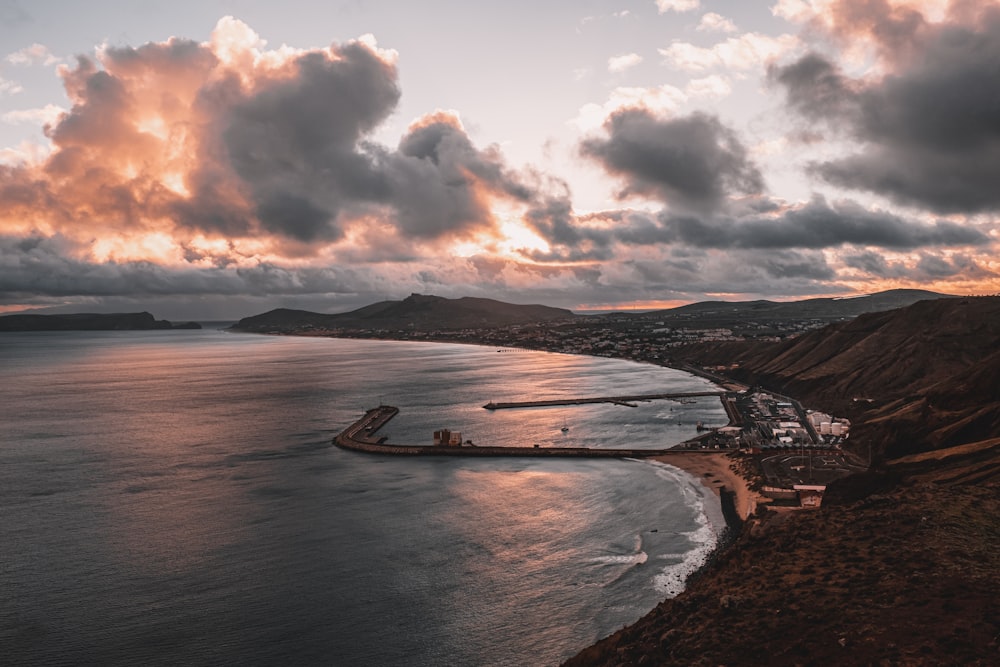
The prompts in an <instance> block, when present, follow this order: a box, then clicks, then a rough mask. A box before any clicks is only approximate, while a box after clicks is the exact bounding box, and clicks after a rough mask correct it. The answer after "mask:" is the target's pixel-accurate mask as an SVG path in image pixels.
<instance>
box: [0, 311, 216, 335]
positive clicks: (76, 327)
mask: <svg viewBox="0 0 1000 667" xmlns="http://www.w3.org/2000/svg"><path fill="white" fill-rule="evenodd" d="M200 328H201V325H200V324H198V323H197V322H185V323H184V324H172V323H170V322H168V321H167V320H158V319H156V318H155V317H153V316H152V315H151V314H149V313H146V312H142V313H71V314H67V315H36V314H33V313H25V314H14V315H3V316H0V331H145V330H151V329H200Z"/></svg>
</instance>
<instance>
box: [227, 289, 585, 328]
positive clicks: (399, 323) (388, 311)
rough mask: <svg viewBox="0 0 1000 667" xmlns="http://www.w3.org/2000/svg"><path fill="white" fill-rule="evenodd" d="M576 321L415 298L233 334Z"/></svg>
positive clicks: (270, 322) (260, 324)
mask: <svg viewBox="0 0 1000 667" xmlns="http://www.w3.org/2000/svg"><path fill="white" fill-rule="evenodd" d="M573 317H575V316H574V315H573V313H572V312H571V311H569V310H566V309H564V308H552V307H549V306H541V305H517V304H512V303H504V302H503V301H495V300H493V299H482V298H474V297H462V298H459V299H447V298H444V297H440V296H431V295H424V294H411V295H410V296H408V297H406V298H405V299H403V300H402V301H382V302H379V303H375V304H371V305H369V306H365V307H363V308H359V309H357V310H353V311H350V312H347V313H337V314H323V313H312V312H308V311H304V310H288V309H283V308H279V309H277V310H272V311H269V312H267V313H263V314H261V315H255V316H253V317H245V318H243V319H242V320H240V321H239V322H237V323H236V324H235V325H234V326H233V327H232V328H233V329H234V330H237V331H249V332H257V333H265V332H266V333H291V332H300V331H303V330H309V329H314V330H334V329H355V330H363V331H375V330H378V329H390V330H400V329H402V330H406V329H410V330H417V331H431V330H446V329H468V328H494V327H501V326H510V325H515V324H537V323H541V322H552V321H555V320H566V319H571V318H573Z"/></svg>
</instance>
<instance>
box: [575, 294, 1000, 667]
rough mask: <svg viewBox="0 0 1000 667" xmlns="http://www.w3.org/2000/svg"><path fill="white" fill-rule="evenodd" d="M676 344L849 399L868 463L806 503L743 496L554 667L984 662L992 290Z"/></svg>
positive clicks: (989, 659) (776, 383)
mask: <svg viewBox="0 0 1000 667" xmlns="http://www.w3.org/2000/svg"><path fill="white" fill-rule="evenodd" d="M678 356H683V357H684V358H685V359H687V360H689V361H690V362H692V363H701V364H705V365H719V366H722V365H725V366H729V365H730V364H731V363H732V362H733V361H737V360H738V361H739V367H738V368H729V370H727V371H725V372H726V373H727V374H730V375H736V376H739V377H740V378H741V379H743V380H744V381H747V382H759V383H762V384H765V385H767V386H769V387H774V388H778V389H781V390H783V391H785V392H786V393H788V394H790V395H793V396H795V397H796V398H799V399H800V400H802V401H803V403H805V404H806V405H808V406H810V407H819V408H823V409H828V410H833V411H834V412H836V413H837V414H844V413H843V412H841V411H840V410H841V408H843V409H846V410H849V411H850V412H849V414H850V416H851V419H852V421H853V422H854V424H853V426H852V429H851V439H850V441H849V442H850V443H852V446H853V447H854V448H855V451H856V452H857V453H859V454H862V455H864V454H863V453H866V450H867V449H868V447H869V445H870V446H871V448H872V450H873V459H874V467H873V469H872V470H871V471H869V472H866V473H862V474H857V475H853V476H850V477H847V478H845V479H844V480H842V481H838V482H835V483H833V484H832V485H831V486H829V487H828V488H827V492H826V494H825V496H824V500H823V506H822V507H821V508H820V509H819V510H816V511H806V512H795V513H788V512H778V511H775V510H771V509H767V508H766V507H761V508H759V509H758V511H757V513H756V514H755V515H754V516H752V517H751V518H750V519H749V521H748V522H747V523H746V524H745V525H744V526H743V529H742V531H741V532H740V534H739V535H738V537H737V538H736V540H735V543H734V544H733V545H732V546H730V547H729V548H727V549H725V550H723V551H722V552H720V553H718V554H717V555H716V557H715V559H714V560H713V561H712V562H711V563H710V564H709V565H707V566H706V567H705V568H704V569H703V571H702V572H701V573H700V575H699V576H698V577H696V578H695V579H694V580H693V581H691V582H689V585H688V588H687V590H685V591H684V592H683V593H681V595H679V596H678V597H676V598H674V599H671V600H666V601H664V602H662V603H661V604H660V605H659V606H658V607H657V608H656V609H654V610H653V611H652V612H650V613H649V614H648V615H647V616H645V617H643V618H642V619H641V620H639V621H638V622H637V623H635V624H634V625H632V626H629V627H627V628H624V629H622V630H621V631H619V632H617V633H615V634H613V635H612V636H610V637H608V638H606V639H604V640H602V641H600V642H598V643H597V644H595V645H594V646H591V647H589V648H587V649H584V650H583V651H582V652H581V653H580V654H579V655H577V656H576V657H574V658H573V659H571V660H570V661H569V662H568V663H567V665H570V666H572V667H581V666H585V665H586V666H593V665H701V664H704V665H746V664H755V665H756V664H767V665H776V666H781V665H788V666H792V665H810V664H815V665H825V664H837V665H995V664H997V662H998V660H1000V603H998V601H1000V524H998V522H997V520H996V517H997V515H998V512H1000V383H998V382H997V381H996V378H997V377H998V374H1000V298H997V297H990V298H970V299H948V300H934V301H923V302H920V303H916V304H914V305H912V306H909V307H907V308H903V309H900V310H896V311H892V312H888V313H879V314H872V315H865V316H861V317H859V318H857V319H856V320H854V321H852V322H847V323H842V324H837V325H833V326H829V327H827V328H825V329H822V330H819V331H816V332H814V333H811V334H807V335H803V336H801V337H799V338H796V339H794V340H790V341H786V342H784V343H778V344H769V345H765V344H735V343H731V344H715V345H699V346H691V347H690V348H688V349H684V350H681V351H679V352H678ZM855 399H857V400H855Z"/></svg>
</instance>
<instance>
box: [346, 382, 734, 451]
mask: <svg viewBox="0 0 1000 667" xmlns="http://www.w3.org/2000/svg"><path fill="white" fill-rule="evenodd" d="M713 395H714V394H713ZM397 414H399V408H396V407H393V406H391V405H380V406H379V407H377V408H372V409H371V410H368V411H367V412H365V414H364V416H362V417H361V419H359V420H358V421H356V422H354V423H353V424H351V425H350V426H348V427H347V428H346V429H344V430H343V431H341V432H340V433H339V434H337V436H336V437H335V438H334V439H333V444H335V445H337V446H338V447H340V448H342V449H350V450H354V451H358V452H367V453H369V454H393V455H402V456H542V457H571V458H648V457H651V456H662V455H664V454H681V453H686V454H690V453H698V454H710V453H713V450H708V449H629V448H624V449H617V448H615V449H598V448H593V447H494V446H485V447H484V446H479V445H462V446H455V447H446V446H430V445H426V446H415V445H392V444H388V443H387V442H386V441H385V438H383V437H380V436H379V435H378V430H379V429H380V428H382V427H383V426H385V424H386V423H387V422H388V421H389V420H390V419H392V418H393V417H395V416H396V415H397ZM717 451H718V450H715V452H717Z"/></svg>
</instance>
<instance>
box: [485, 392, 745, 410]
mask: <svg viewBox="0 0 1000 667" xmlns="http://www.w3.org/2000/svg"><path fill="white" fill-rule="evenodd" d="M725 395H726V392H724V391H690V392H686V393H680V394H677V393H674V394H632V395H630V396H595V397H592V398H554V399H546V400H540V401H513V402H508V403H497V402H494V401H490V402H489V403H487V404H486V405H484V406H483V407H484V408H486V409H487V410H510V409H512V408H541V407H548V406H554V405H583V404H587V403H617V404H619V405H628V404H629V403H634V402H636V401H655V400H659V399H683V398H697V397H699V396H725ZM630 407H634V406H630Z"/></svg>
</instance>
